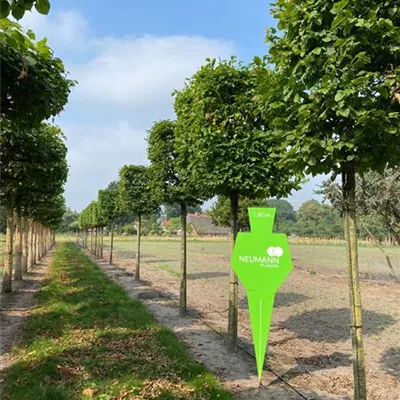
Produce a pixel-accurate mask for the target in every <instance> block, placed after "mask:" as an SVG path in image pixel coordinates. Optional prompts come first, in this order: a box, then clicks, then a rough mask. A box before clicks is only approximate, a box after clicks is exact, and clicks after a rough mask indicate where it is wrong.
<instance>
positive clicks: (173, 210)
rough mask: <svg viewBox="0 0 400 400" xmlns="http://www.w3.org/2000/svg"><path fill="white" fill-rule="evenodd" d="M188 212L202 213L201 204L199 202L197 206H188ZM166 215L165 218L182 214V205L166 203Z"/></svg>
mask: <svg viewBox="0 0 400 400" xmlns="http://www.w3.org/2000/svg"><path fill="white" fill-rule="evenodd" d="M187 212H188V214H192V213H201V212H202V210H201V206H200V205H199V204H197V205H195V206H190V205H189V206H187ZM164 215H165V218H168V219H170V218H176V217H179V216H180V215H181V206H180V204H179V203H172V204H165V205H164Z"/></svg>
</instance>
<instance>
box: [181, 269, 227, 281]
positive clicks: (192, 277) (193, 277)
mask: <svg viewBox="0 0 400 400" xmlns="http://www.w3.org/2000/svg"><path fill="white" fill-rule="evenodd" d="M225 276H229V272H218V271H214V272H195V273H191V274H188V275H187V278H188V279H190V280H196V279H215V278H222V277H225Z"/></svg>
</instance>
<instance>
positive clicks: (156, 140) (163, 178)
mask: <svg viewBox="0 0 400 400" xmlns="http://www.w3.org/2000/svg"><path fill="white" fill-rule="evenodd" d="M175 125H176V124H175V122H174V121H170V120H163V121H159V122H155V123H154V124H153V126H152V128H151V129H149V130H148V132H147V142H148V147H147V155H148V159H149V161H150V168H149V175H150V177H151V179H150V183H149V185H150V190H151V193H152V196H153V198H154V199H155V200H156V201H157V202H158V203H159V204H161V203H166V204H173V203H178V204H179V206H180V204H182V203H184V204H189V205H195V204H197V203H199V202H200V201H199V199H198V197H196V190H195V187H194V186H193V185H189V182H188V181H187V180H186V181H185V179H183V178H182V177H183V176H184V175H182V174H179V173H178V165H177V159H178V157H179V154H178V152H177V149H176V143H175V142H176V138H175Z"/></svg>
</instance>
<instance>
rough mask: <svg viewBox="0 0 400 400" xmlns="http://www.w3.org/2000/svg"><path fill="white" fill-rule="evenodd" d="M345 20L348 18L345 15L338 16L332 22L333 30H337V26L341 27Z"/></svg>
mask: <svg viewBox="0 0 400 400" xmlns="http://www.w3.org/2000/svg"><path fill="white" fill-rule="evenodd" d="M345 19H346V17H345V16H344V15H340V14H339V15H337V16H336V17H335V19H334V20H333V21H332V26H331V27H332V29H335V28H336V27H337V26H339V25H340V24H341V23H342V22H343V21H344V20H345Z"/></svg>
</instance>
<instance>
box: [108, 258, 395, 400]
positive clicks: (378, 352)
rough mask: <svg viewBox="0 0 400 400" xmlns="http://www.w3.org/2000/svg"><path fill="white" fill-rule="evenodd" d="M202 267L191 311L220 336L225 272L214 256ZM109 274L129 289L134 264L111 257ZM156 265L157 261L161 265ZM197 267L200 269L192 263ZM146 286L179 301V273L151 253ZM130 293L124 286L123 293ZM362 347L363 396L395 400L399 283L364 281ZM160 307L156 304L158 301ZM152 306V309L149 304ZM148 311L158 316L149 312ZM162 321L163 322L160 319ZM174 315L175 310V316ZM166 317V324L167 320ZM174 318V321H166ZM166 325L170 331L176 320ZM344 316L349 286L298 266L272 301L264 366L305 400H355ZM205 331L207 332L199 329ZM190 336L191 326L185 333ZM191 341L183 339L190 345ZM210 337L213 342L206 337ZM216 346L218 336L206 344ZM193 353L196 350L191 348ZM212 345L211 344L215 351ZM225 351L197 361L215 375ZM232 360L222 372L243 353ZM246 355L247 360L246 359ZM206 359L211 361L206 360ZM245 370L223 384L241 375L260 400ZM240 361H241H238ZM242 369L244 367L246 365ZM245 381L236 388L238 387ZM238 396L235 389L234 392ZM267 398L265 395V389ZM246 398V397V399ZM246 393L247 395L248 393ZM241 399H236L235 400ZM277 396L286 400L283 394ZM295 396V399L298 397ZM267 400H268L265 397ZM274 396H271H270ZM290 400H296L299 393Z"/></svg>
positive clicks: (192, 287)
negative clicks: (364, 364) (163, 265)
mask: <svg viewBox="0 0 400 400" xmlns="http://www.w3.org/2000/svg"><path fill="white" fill-rule="evenodd" d="M203 256H204V257H203V260H202V263H201V264H202V265H203V266H204V267H203V268H199V267H197V266H196V268H195V270H194V271H193V272H191V273H190V274H189V283H188V305H189V307H190V309H191V311H192V312H193V313H194V314H196V315H198V316H199V317H201V319H202V320H203V321H205V322H207V323H208V324H210V325H212V326H213V327H214V328H215V329H217V330H218V331H220V332H225V331H226V326H227V294H228V269H227V268H225V270H224V269H223V268H224V266H223V264H222V267H221V268H219V267H218V269H216V268H215V267H214V266H216V265H221V263H220V261H221V260H219V256H218V255H213V254H204V255H203ZM114 259H115V264H116V266H114V267H113V269H112V270H111V271H112V275H113V277H114V278H115V279H117V281H118V282H119V283H120V284H121V285H122V286H124V287H125V286H126V285H128V286H130V285H133V283H132V282H133V278H132V276H130V275H131V274H132V273H133V271H134V261H133V260H132V259H126V258H124V256H121V257H119V256H118V255H116V257H115V258H114ZM160 262H161V261H160ZM196 265H197V264H196ZM141 272H142V273H141V275H142V278H143V280H144V281H145V282H147V283H148V285H151V286H152V287H153V288H154V289H156V290H158V291H160V292H161V293H164V294H167V295H168V296H170V297H172V298H175V299H177V298H178V294H179V282H178V279H177V277H176V273H175V274H174V273H171V271H170V270H168V269H167V270H161V269H160V266H159V265H158V264H157V260H156V259H155V258H154V256H152V255H151V254H144V258H143V266H142V271H141ZM127 289H128V290H130V289H129V287H128V288H127ZM362 291H363V300H364V310H365V311H364V325H365V348H366V361H367V379H368V398H369V399H370V400H399V399H400V347H399V342H400V333H399V332H400V331H399V328H400V305H399V302H398V299H399V295H400V285H399V284H396V283H391V284H388V283H377V282H364V283H363V284H362ZM155 303H156V304H159V303H160V301H159V300H158V301H156V302H155ZM152 307H154V305H152ZM153 312H155V311H154V310H153ZM155 315H156V318H160V321H161V322H163V323H164V322H165V321H164V319H163V317H162V316H161V317H158V316H157V312H155ZM174 315H177V312H176V311H175V314H174ZM169 318H170V316H168V317H167V318H166V320H167V322H168V320H169ZM171 318H172V317H171ZM171 321H172V325H168V326H171V327H172V328H173V329H174V330H175V325H174V324H175V323H178V322H179V319H178V320H177V321H175V319H172V320H171ZM348 325H349V310H348V292H347V282H346V278H345V277H344V276H337V275H332V276H329V275H326V274H325V275H321V274H310V273H309V272H308V271H307V270H305V269H303V268H299V269H297V270H296V269H295V270H294V271H293V272H292V274H291V275H290V277H289V279H288V280H287V281H286V282H285V284H284V286H283V287H282V289H281V290H280V291H279V293H277V296H276V299H275V310H274V316H273V321H272V326H271V333H270V338H269V348H268V351H267V363H268V365H269V366H270V367H271V368H272V369H273V370H274V371H276V372H277V373H278V374H279V375H280V376H282V377H283V378H284V379H285V380H287V381H289V382H290V384H291V385H293V386H294V387H296V388H297V389H298V390H299V391H300V392H301V393H302V394H304V395H305V397H306V398H307V399H311V398H315V399H336V398H340V399H350V398H351V397H352V391H353V384H352V366H351V343H350V340H349V328H348ZM204 329H206V328H204ZM190 330H192V328H190ZM191 336H193V335H186V336H185V337H184V340H185V341H186V342H187V343H188V345H189V347H192V339H191ZM239 337H240V343H241V345H243V346H244V347H246V348H247V349H248V350H249V351H251V352H252V351H253V349H252V341H251V331H250V325H249V318H248V310H247V300H246V297H245V292H244V290H243V288H241V289H240V312H239ZM210 338H211V337H210ZM210 340H212V342H213V343H214V342H215V343H217V342H218V341H219V342H221V340H220V339H219V338H218V337H215V338H214V339H210ZM194 346H195V347H196V344H194ZM213 346H214V345H213ZM223 351H224V346H223V345H222V346H221V343H220V344H219V345H218V346H217V347H216V348H214V349H213V351H211V352H210V354H208V353H207V352H204V348H203V347H202V348H201V351H199V354H200V357H201V359H202V361H203V362H204V363H205V364H207V365H208V366H209V367H210V368H211V369H212V370H213V371H214V372H217V373H218V368H219V367H218V368H214V366H213V361H212V360H214V359H215V357H216V356H218V358H220V354H224V353H222V352H223ZM235 357H240V358H238V359H236V361H233V360H230V361H229V360H223V362H222V363H221V368H225V370H227V366H229V369H228V370H230V369H231V368H232V365H236V364H237V363H239V362H240V363H242V362H244V361H243V360H244V359H246V357H244V356H243V355H240V356H239V355H237V356H235ZM243 357H244V358H243ZM210 358H211V361H210ZM247 358H248V359H247V361H246V362H247V365H248V368H249V369H248V370H246V371H247V372H246V374H245V373H244V371H238V373H235V372H234V373H233V375H232V374H231V375H225V376H223V375H222V376H221V375H220V376H221V377H222V378H223V379H224V381H225V383H226V384H227V386H228V387H229V388H231V389H234V387H235V385H236V381H237V378H238V376H242V378H243V377H248V376H249V374H250V376H251V378H250V379H248V378H246V380H245V382H246V389H245V390H244V391H242V394H241V395H240V396H242V395H244V396H245V397H238V398H244V399H252V398H254V399H262V398H264V397H260V396H261V395H260V393H258V392H257V393H255V392H251V390H256V389H254V388H255V387H256V381H255V377H254V372H255V370H254V368H255V365H254V364H255V363H254V361H253V360H251V359H249V358H250V357H248V356H247ZM239 360H240V361H239ZM246 368H247V367H246ZM243 384H244V383H243V381H242V380H240V382H239V385H241V386H240V387H242V385H243ZM265 385H267V387H268V389H269V390H270V391H272V389H275V388H276V387H281V386H282V384H281V382H280V381H279V379H276V378H275V377H272V376H269V375H268V374H267V375H266V377H265ZM250 388H253V389H250ZM235 392H237V393H239V392H240V390H239V391H235ZM266 392H268V390H267V391H266ZM243 393H246V394H243ZM247 393H249V394H247ZM238 396H239V395H238ZM279 396H280V395H279V394H278V397H277V398H282V399H286V398H288V399H290V397H286V394H285V395H284V396H283V395H282V396H281V397H279ZM295 396H296V395H295ZM265 398H266V399H269V398H270V397H265ZM272 398H273V397H272ZM294 398H301V397H300V396H298V395H297V397H294Z"/></svg>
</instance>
